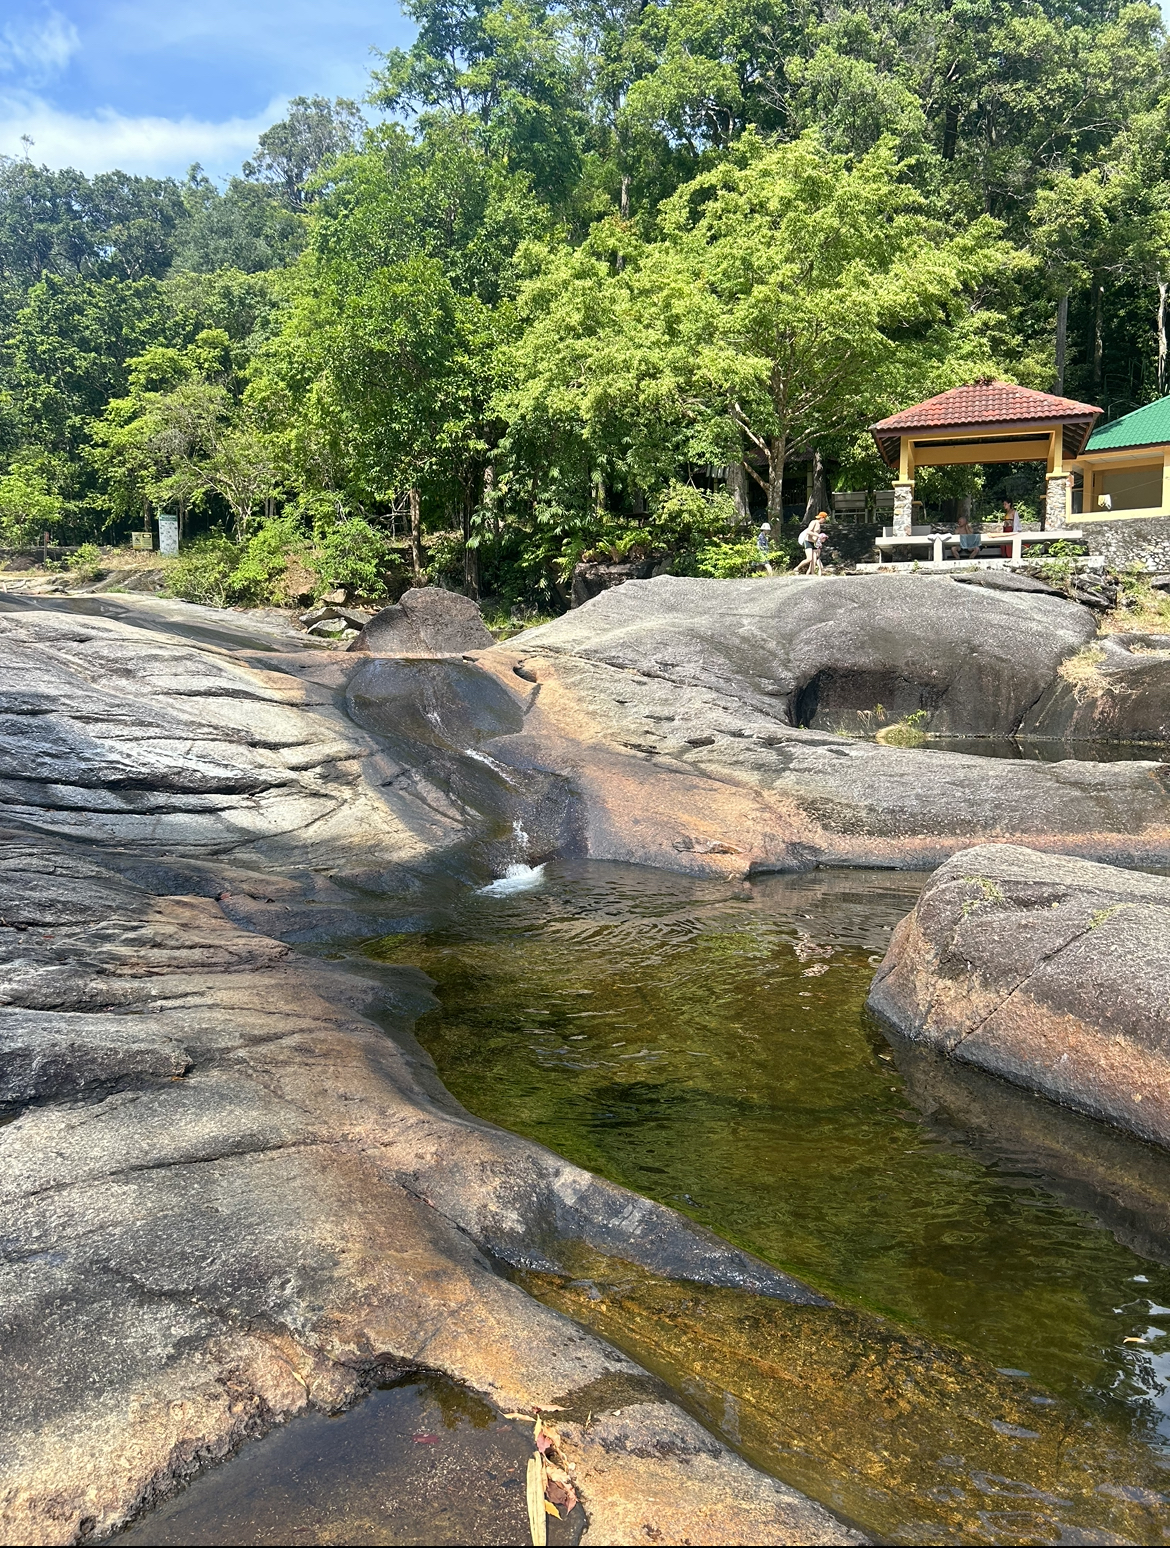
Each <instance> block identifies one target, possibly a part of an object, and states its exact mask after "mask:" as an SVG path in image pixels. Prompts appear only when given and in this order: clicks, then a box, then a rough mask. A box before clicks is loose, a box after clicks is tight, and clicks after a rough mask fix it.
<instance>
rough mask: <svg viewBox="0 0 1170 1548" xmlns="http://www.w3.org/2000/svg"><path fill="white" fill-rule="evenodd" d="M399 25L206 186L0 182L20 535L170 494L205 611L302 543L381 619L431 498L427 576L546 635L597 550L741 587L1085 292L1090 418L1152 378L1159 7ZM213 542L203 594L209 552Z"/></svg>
mask: <svg viewBox="0 0 1170 1548" xmlns="http://www.w3.org/2000/svg"><path fill="white" fill-rule="evenodd" d="M407 11H408V15H409V16H410V17H411V18H412V19H413V21H414V22H415V23H416V25H417V29H418V30H417V36H416V38H415V41H414V43H413V44H412V45H411V46H410V47H409V48H406V49H403V50H394V51H391V52H389V53H387V54H385V55H384V56H382V57H381V59H380V61H379V62H378V65H377V68H376V69H375V71H374V74H373V79H372V83H371V93H370V99H369V100H370V101H371V102H372V103H373V104H374V105H375V106H377V107H379V108H381V109H383V110H385V111H387V112H388V114H389V117H388V119H387V120H386V121H384V122H382V123H381V124H379V125H378V126H376V127H374V128H369V127H367V126H366V124H365V123H364V121H363V119H362V117H361V114H360V112H359V111H358V108H357V107H356V105H355V104H354V103H352V102H348V101H345V100H343V99H337V100H335V101H330V100H328V99H326V98H323V97H296V98H294V99H292V101H291V102H290V104H289V109H288V111H287V113H286V115H285V117H284V118H283V119H282V120H281V121H280V122H279V123H277V124H274V125H272V126H271V128H269V129H267V130H265V131H264V133H263V134H261V136H260V140H259V144H258V146H257V149H256V151H255V153H254V154H253V155H252V157H251V158H249V160H248V161H247V162H246V163H245V164H244V166H243V167H242V168H241V175H240V176H238V177H234V178H231V179H229V180H228V181H227V182H226V184H225V185H224V186H223V187H222V188H221V187H218V186H217V185H216V184H215V183H213V182H212V181H211V180H210V179H209V178H208V177H207V176H206V175H205V174H204V173H203V172H202V170H201V169H200V168H199V167H198V166H196V167H192V168H191V170H190V173H189V174H188V176H187V179H186V180H185V182H182V183H178V182H175V181H174V180H170V179H161V180H160V179H151V178H140V177H133V176H130V175H128V174H125V173H122V172H109V173H102V174H100V175H98V176H96V177H85V176H83V175H82V174H80V173H77V172H72V171H53V170H50V169H48V168H44V167H36V166H34V165H33V164H32V163H30V162H28V161H23V160H21V161H17V160H13V159H11V158H3V157H0V480H7V481H9V482H7V483H5V484H4V485H3V487H4V488H6V489H7V491H8V493H7V495H6V496H5V498H6V499H7V502H8V504H7V506H6V507H5V508H4V509H5V514H4V515H3V517H2V519H3V521H4V523H5V526H4V531H6V532H17V531H19V532H23V533H26V534H27V533H28V532H32V531H34V530H37V531H38V532H39V531H40V530H44V524H45V523H46V522H48V523H50V524H51V525H53V526H54V529H55V530H56V531H57V532H58V533H59V535H61V536H65V537H69V538H72V539H75V540H76V539H86V538H93V537H96V536H97V535H99V534H101V533H103V532H105V531H107V530H109V529H111V528H116V527H117V526H118V525H119V524H121V525H122V526H123V527H124V526H125V525H127V524H131V523H132V524H133V525H135V526H137V525H139V523H140V522H141V520H142V519H143V518H144V517H149V516H150V515H151V514H152V513H153V512H155V511H157V510H159V509H162V508H167V509H178V510H179V511H180V513H181V514H182V515H183V517H184V522H185V530H187V531H194V532H198V531H200V530H202V531H203V532H207V531H222V532H224V533H228V532H230V533H231V535H232V536H231V539H230V542H231V543H232V544H233V546H234V547H235V548H236V549H238V550H239V553H238V554H237V556H236V558H235V560H233V562H232V564H231V565H230V567H229V568H228V570H227V571H226V572H225V573H226V575H227V577H228V579H226V580H224V581H223V584H222V585H220V583H219V582H213V581H206V584H205V583H204V581H195V580H193V581H192V582H191V584H192V585H196V586H197V587H203V588H204V589H207V588H208V587H210V589H211V590H212V591H217V588H218V591H217V594H222V595H223V596H225V597H226V596H229V595H231V596H239V597H243V596H249V597H252V596H255V597H261V596H271V595H275V590H274V588H278V587H279V584H280V580H279V576H278V575H277V573H276V570H275V568H273V567H274V566H276V564H277V558H276V555H277V553H278V551H279V549H280V547H281V545H282V544H285V543H290V542H292V537H291V533H292V532H293V529H294V528H298V529H299V530H300V531H301V538H300V539H299V540H298V541H301V542H303V543H307V544H308V545H309V547H308V548H307V549H306V550H305V552H304V553H303V554H302V557H301V562H303V563H305V564H309V563H310V562H312V563H314V564H319V566H320V568H321V573H322V575H324V574H326V573H327V574H328V575H329V576H330V577H332V578H334V580H335V582H336V584H344V585H346V586H347V587H348V588H349V589H350V590H362V589H363V588H373V589H372V590H369V591H367V592H366V593H365V594H367V595H371V596H378V595H382V594H384V593H382V592H380V591H378V590H377V588H378V587H379V586H381V585H383V584H384V583H386V576H387V574H388V573H389V572H388V571H387V569H386V566H387V565H391V567H393V564H397V565H398V567H399V570H400V569H401V563H402V561H401V560H398V561H391V559H390V557H389V554H390V550H391V548H392V547H394V545H395V544H398V545H399V548H398V549H396V550H395V551H396V552H397V551H400V549H401V544H402V541H403V539H405V538H408V537H409V524H410V519H411V518H410V514H409V513H410V511H411V510H412V509H413V510H414V511H416V512H418V513H420V515H419V530H418V531H417V533H416V534H415V537H416V539H417V548H418V552H417V559H416V562H418V563H421V564H423V566H424V567H425V568H426V570H427V572H428V574H430V575H431V576H432V578H441V580H442V583H443V584H445V585H455V586H463V585H470V586H474V585H475V580H476V574H477V573H478V576H479V584H480V586H481V588H482V589H485V590H490V592H491V593H492V594H493V595H495V596H498V597H499V598H500V599H501V600H502V605H504V606H505V607H507V608H509V609H511V608H513V607H524V608H529V609H541V610H545V611H548V610H553V609H557V608H560V607H563V606H565V605H566V604H567V601H568V587H569V583H570V573H571V570H572V567H573V565H574V564H575V563H576V562H577V561H578V560H579V559H580V558H581V557H582V556H585V555H598V556H619V555H620V556H622V557H634V558H638V559H641V560H644V561H647V562H648V563H650V564H653V565H659V564H664V565H668V566H669V567H671V568H673V569H674V570H675V571H687V572H690V573H697V574H713V575H722V574H735V573H758V567H757V560H756V559H755V557H754V556H753V552H752V551H753V549H754V543H753V542H752V541H751V540H750V539H749V538H748V537H747V536H746V527H745V521H746V518H747V516H748V515H751V517H752V518H753V522H754V521H758V520H759V519H760V518H761V517H762V516H763V514H764V513H765V512H767V514H768V515H769V517H770V519H771V521H772V525H773V529H774V534H775V536H776V539H777V542H779V540H780V521H779V518H780V516H781V514H782V508H783V500H784V474H785V469H786V467H787V466H788V465H789V464H790V463H792V462H793V461H795V460H797V459H800V460H801V461H803V459H804V458H806V457H807V456H808V455H809V454H810V452H812V451H816V452H817V453H819V454H820V458H821V464H822V466H826V467H828V468H829V469H830V472H831V473H833V472H835V474H836V486H837V487H842V483H846V484H852V486H853V487H858V488H860V487H868V486H873V485H875V484H877V483H884V482H885V481H886V480H887V479H888V470H886V469H885V468H884V467H882V466H881V465H880V464H879V463H878V462H877V459H876V456H875V452H874V447H873V443H872V438H871V437H870V436H869V435H868V433H867V431H866V426H867V425H868V424H869V423H871V422H872V420H873V419H874V418H876V417H878V416H880V415H881V414H883V413H885V412H887V411H889V410H890V409H893V408H896V407H899V406H903V405H905V404H907V403H909V402H912V401H914V400H915V399H917V398H920V397H923V396H925V395H927V394H929V393H933V392H936V391H939V390H941V389H944V388H946V387H949V386H953V385H956V384H958V383H960V382H964V381H969V380H971V379H973V378H974V377H976V376H978V375H981V374H984V373H992V374H997V375H1000V376H1004V377H1008V378H1011V379H1015V380H1018V381H1020V382H1023V383H1024V384H1026V385H1029V386H1033V387H1038V388H1043V389H1047V388H1050V387H1051V386H1052V385H1053V381H1054V377H1055V369H1056V367H1055V339H1056V318H1057V310H1058V305H1059V303H1060V301H1061V298H1062V297H1063V298H1065V299H1066V301H1067V319H1068V328H1067V339H1066V349H1065V359H1064V378H1063V390H1064V391H1065V392H1066V393H1068V394H1069V395H1071V396H1075V397H1082V398H1086V399H1089V400H1091V401H1093V402H1096V403H1100V404H1103V405H1104V406H1105V408H1106V410H1107V413H1108V414H1109V415H1115V414H1117V413H1121V412H1124V411H1125V410H1127V409H1129V408H1132V407H1136V406H1138V405H1139V404H1140V403H1142V402H1146V401H1149V400H1150V399H1152V398H1153V397H1155V396H1158V395H1159V394H1160V393H1162V392H1164V391H1165V390H1166V388H1167V386H1170V382H1167V381H1166V380H1164V379H1163V378H1164V371H1163V376H1162V377H1160V376H1159V365H1158V360H1159V354H1158V344H1157V319H1158V316H1159V284H1160V283H1162V282H1163V281H1164V280H1165V279H1166V277H1167V275H1170V87H1167V84H1166V77H1165V68H1164V56H1165V47H1166V40H1165V37H1164V33H1163V27H1162V21H1161V17H1160V13H1159V12H1158V11H1157V10H1156V9H1155V8H1154V7H1152V6H1151V5H1148V4H1144V3H1140V0H1139V3H1125V4H1122V5H1120V6H1118V7H1105V6H1101V5H1098V4H1096V3H1094V4H1091V5H1090V4H1087V3H1083V0H977V3H964V4H962V5H954V4H952V3H951V0H918V3H916V4H915V5H913V6H909V7H907V6H906V5H904V4H901V3H895V0H873V3H871V4H867V6H866V7H865V8H864V9H861V10H858V9H857V8H853V9H849V8H846V9H843V10H842V9H840V8H837V9H833V8H831V7H830V8H826V7H823V6H813V5H812V4H810V3H806V0H788V3H786V4H785V5H781V4H779V0H704V3H703V4H702V5H698V4H696V3H694V0H659V3H654V4H647V5H639V6H631V5H624V6H617V7H599V6H593V5H579V4H574V5H572V6H559V5H553V4H551V3H548V0H506V3H504V0H474V3H472V0H409V4H408V6H407ZM720 469H724V470H727V490H728V493H727V494H722V493H720V494H719V495H718V496H710V495H702V494H700V492H699V491H698V490H696V489H694V488H693V485H694V484H695V483H704V484H706V483H710V482H718V481H719V478H718V470H720ZM713 474H715V475H716V477H715V478H714V479H713V478H712V475H713ZM979 479H980V475H979V473H978V470H975V469H965V468H962V469H960V468H956V469H947V470H924V471H923V473H922V478H921V493H922V495H923V496H924V497H925V498H929V499H932V500H933V499H943V498H954V497H956V496H960V495H968V494H972V495H973V494H978V493H980V483H979ZM12 480H15V482H14V483H13V482H11V481H12ZM987 482H988V486H989V488H988V491H987V492H988V493H989V492H991V491H994V490H1003V489H1005V488H1006V487H1007V483H1006V482H1005V480H1004V479H1003V478H1002V477H998V476H997V477H994V478H989V479H988V481H987ZM732 491H734V495H735V501H734V506H733V503H732V501H731V499H730V494H731V492H732ZM1013 492H1015V493H1018V494H1019V493H1025V494H1026V493H1027V492H1028V491H1027V490H1026V489H1024V488H1022V487H1021V488H1020V489H1016V490H1014V491H1013ZM791 500H792V487H791V478H790V487H789V501H790V502H791ZM38 502H39V503H38ZM719 502H722V504H720V503H719ZM749 504H750V506H751V507H752V509H751V510H750V511H749V509H748V507H749ZM322 512H324V513H325V514H324V515H322ZM282 513H284V514H287V515H288V517H289V519H290V521H291V522H292V525H291V526H290V527H289V528H288V529H287V531H286V534H285V536H284V537H283V538H278V537H277V536H276V535H275V531H276V529H275V528H273V527H272V522H273V518H274V517H276V518H279V519H283V514H282ZM331 513H332V514H331ZM789 514H791V510H789ZM294 515H295V520H293V517H294ZM353 523H357V525H352V524H353ZM270 528H271V532H270ZM209 541H210V542H211V543H212V547H211V548H209V549H208V550H207V552H206V553H205V554H204V555H203V556H202V557H201V558H200V557H199V556H198V555H196V557H195V558H193V559H192V561H191V573H192V575H194V574H195V571H196V570H199V569H200V566H201V565H202V567H203V569H202V570H200V573H201V574H202V573H203V572H204V571H206V572H207V574H210V573H211V571H212V570H213V569H214V568H215V565H214V564H213V563H212V560H213V559H214V557H215V555H216V554H218V555H219V559H218V560H216V563H218V564H219V565H220V568H221V569H222V568H223V567H224V565H226V564H227V558H228V557H230V556H225V552H224V550H223V548H222V543H223V542H224V541H229V540H228V539H209ZM216 543H219V544H220V547H219V548H216V547H215V544H216ZM253 543H255V544H257V545H258V546H257V547H256V548H255V550H253V546H252V545H253ZM266 544H267V545H269V547H268V548H266V547H265V545H266ZM781 553H783V550H782V549H781ZM244 555H251V557H250V558H247V559H245V558H244V557H242V556H244ZM314 556H315V557H314ZM196 560H198V562H196ZM221 561H222V562H221ZM184 562H185V561H184ZM778 562H779V556H778V555H777V552H776V549H773V553H772V554H771V555H770V563H771V564H772V566H773V568H776V566H777V564H778ZM1050 563H1053V564H1056V565H1058V566H1059V565H1061V564H1063V563H1064V561H1062V560H1061V559H1060V558H1059V556H1054V557H1053V559H1052V560H1050ZM241 566H242V567H243V568H242V569H241ZM237 570H240V571H241V573H240V575H239V577H238V578H237V579H236V580H235V581H231V579H230V578H231V576H233V575H235V574H236V572H237ZM270 571H271V573H270ZM245 572H246V573H245ZM1053 573H1054V574H1056V573H1057V572H1056V571H1054V572H1053ZM1059 573H1060V574H1061V575H1062V576H1065V579H1066V580H1067V574H1071V568H1070V569H1068V570H1067V574H1066V571H1065V570H1063V569H1062V570H1060V571H1059ZM391 580H392V585H391V589H393V588H394V586H397V585H398V584H399V580H400V575H399V573H398V570H395V571H394V573H393V575H392V577H391ZM184 584H186V583H185V582H184ZM322 584H324V581H322ZM233 586H234V587H235V590H234V591H233V589H232V587H233Z"/></svg>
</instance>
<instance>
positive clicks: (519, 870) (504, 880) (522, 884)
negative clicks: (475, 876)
mask: <svg viewBox="0 0 1170 1548" xmlns="http://www.w3.org/2000/svg"><path fill="white" fill-rule="evenodd" d="M543 880H544V866H543V865H510V866H509V867H508V869H507V870H506V871H505V872H504V874H503V875H502V876H500V877H498V878H497V879H496V880H495V881H494V882H489V883H488V884H487V886H486V887H480V889H479V891H480V892H482V893H486V894H487V896H488V897H490V898H506V897H507V896H508V895H509V894H510V893H513V892H531V891H532V889H533V888H534V887H539V886H540V884H541V882H542V881H543Z"/></svg>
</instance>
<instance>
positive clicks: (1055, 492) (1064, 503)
mask: <svg viewBox="0 0 1170 1548" xmlns="http://www.w3.org/2000/svg"><path fill="white" fill-rule="evenodd" d="M1071 513H1072V474H1071V473H1050V474H1049V475H1048V493H1047V495H1046V496H1045V501H1044V527H1045V530H1046V531H1047V530H1051V529H1052V528H1053V527H1067V526H1068V518H1069V516H1070V515H1071Z"/></svg>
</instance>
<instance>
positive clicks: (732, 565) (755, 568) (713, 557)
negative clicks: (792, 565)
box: [674, 542, 788, 580]
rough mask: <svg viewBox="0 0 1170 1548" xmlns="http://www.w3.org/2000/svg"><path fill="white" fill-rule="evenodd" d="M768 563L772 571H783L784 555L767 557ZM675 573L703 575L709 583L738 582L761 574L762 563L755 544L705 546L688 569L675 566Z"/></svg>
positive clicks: (786, 563)
mask: <svg viewBox="0 0 1170 1548" xmlns="http://www.w3.org/2000/svg"><path fill="white" fill-rule="evenodd" d="M768 563H769V564H770V565H771V566H772V568H773V569H774V570H775V569H781V570H786V569H787V568H788V557H787V555H786V554H783V553H781V554H769V555H768ZM674 568H675V572H676V574H690V575H706V576H708V577H710V578H711V579H712V580H739V579H741V578H742V577H743V576H747V575H760V574H762V573H763V569H764V560H763V557H762V556H761V554H760V551H759V549H758V548H757V547H756V545H755V543H754V542H750V543H746V542H745V543H705V544H704V545H703V547H702V548H700V549H697V550H696V552H695V555H694V559H693V561H692V563H691V565H690V567H689V569H685V570H684V569H683V568H682V567H681V566H678V565H676V566H675V567H674Z"/></svg>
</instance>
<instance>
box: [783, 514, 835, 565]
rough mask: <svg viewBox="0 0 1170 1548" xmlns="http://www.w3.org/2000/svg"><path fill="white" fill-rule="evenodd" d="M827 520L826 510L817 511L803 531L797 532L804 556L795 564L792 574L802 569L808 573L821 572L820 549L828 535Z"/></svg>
mask: <svg viewBox="0 0 1170 1548" xmlns="http://www.w3.org/2000/svg"><path fill="white" fill-rule="evenodd" d="M828 520H829V513H828V511H818V512H817V513H816V515H815V516H814V517H813V519H812V520H811V521H810V522H809V524H808V526H807V527H805V529H804V531H803V532H801V533H799V534H798V536H797V539H796V541H797V542H798V543H799V544H800V546H801V548H803V549H804V558H803V559H802V560H801V561H800V563H799V564H798V565H797V566H796V569H795V570H793V572H792V573H793V575H799V574H800V573H801V571H802V570H803V571H804V572H805V573H806V574H808V575H820V574H822V573H823V571H822V569H821V549H822V548H823V547H824V546H825V540H826V538H827V536H828V534H827V533H826V531H825V526H826V524H827V523H828Z"/></svg>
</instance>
